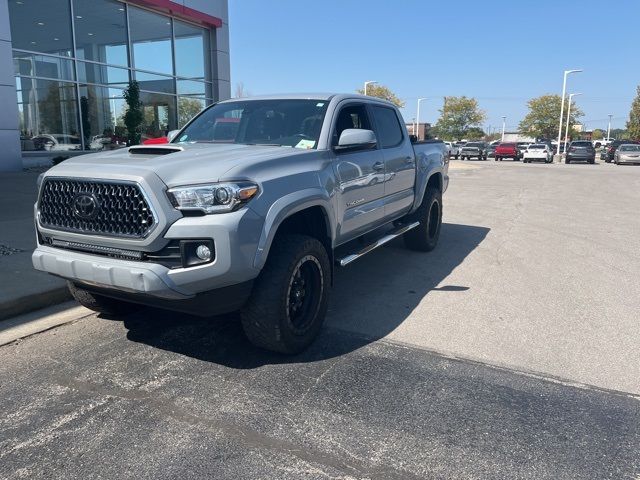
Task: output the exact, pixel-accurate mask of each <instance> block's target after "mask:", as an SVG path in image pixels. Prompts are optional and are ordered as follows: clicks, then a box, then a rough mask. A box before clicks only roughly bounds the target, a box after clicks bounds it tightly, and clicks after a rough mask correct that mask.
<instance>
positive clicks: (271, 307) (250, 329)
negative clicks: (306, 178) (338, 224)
mask: <svg viewBox="0 0 640 480" xmlns="http://www.w3.org/2000/svg"><path fill="white" fill-rule="evenodd" d="M330 279H331V264H330V261H329V256H328V254H327V251H326V249H325V248H324V246H323V245H322V243H320V242H319V241H318V240H317V239H315V238H313V237H309V236H307V235H297V234H295V235H293V234H291V235H282V236H279V237H276V239H275V240H274V243H273V246H272V247H271V252H270V253H269V257H268V259H267V263H266V264H265V266H264V268H263V269H262V272H261V273H260V275H259V276H258V278H257V280H256V282H255V284H254V286H253V291H252V293H251V296H250V297H249V300H248V301H247V304H246V305H245V306H244V307H243V309H242V310H241V312H240V318H241V321H242V328H243V329H244V332H245V334H246V336H247V338H248V339H249V341H250V342H251V343H253V344H254V345H255V346H257V347H260V348H264V349H266V350H271V351H274V352H279V353H285V354H294V353H299V352H301V351H302V350H304V349H305V348H307V347H308V346H309V345H310V344H311V342H313V340H314V339H315V338H316V337H317V336H318V333H319V332H320V329H321V328H322V323H323V322H324V317H325V315H326V313H327V305H328V298H329V291H328V289H329V284H330V281H331V280H330Z"/></svg>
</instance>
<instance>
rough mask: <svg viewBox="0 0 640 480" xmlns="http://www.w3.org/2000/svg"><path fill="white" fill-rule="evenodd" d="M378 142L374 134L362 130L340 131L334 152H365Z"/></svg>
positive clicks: (349, 129) (348, 129)
mask: <svg viewBox="0 0 640 480" xmlns="http://www.w3.org/2000/svg"><path fill="white" fill-rule="evenodd" d="M377 143H378V141H377V140H376V134H375V133H373V131H371V130H364V129H362V128H347V129H345V130H343V131H342V133H341V134H340V138H339V139H338V145H337V146H336V147H335V150H366V149H370V148H374V147H375V146H376V144H377Z"/></svg>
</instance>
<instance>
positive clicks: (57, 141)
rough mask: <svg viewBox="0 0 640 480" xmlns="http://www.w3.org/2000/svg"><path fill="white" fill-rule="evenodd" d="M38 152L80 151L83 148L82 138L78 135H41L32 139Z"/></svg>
mask: <svg viewBox="0 0 640 480" xmlns="http://www.w3.org/2000/svg"><path fill="white" fill-rule="evenodd" d="M31 140H33V142H34V143H35V144H36V146H37V149H38V150H47V151H58V150H80V148H81V147H82V145H81V143H80V137H78V136H76V135H64V134H60V133H41V134H40V135H36V136H35V137H33V138H31Z"/></svg>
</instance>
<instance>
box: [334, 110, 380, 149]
mask: <svg viewBox="0 0 640 480" xmlns="http://www.w3.org/2000/svg"><path fill="white" fill-rule="evenodd" d="M348 128H363V129H365V130H372V128H371V122H370V121H369V116H368V115H367V109H366V108H365V106H364V105H348V106H346V107H344V108H343V109H342V110H340V113H339V114H338V119H337V120H336V129H335V132H334V143H338V139H339V138H340V134H341V133H342V132H343V130H346V129H348Z"/></svg>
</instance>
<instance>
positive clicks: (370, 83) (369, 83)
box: [364, 80, 378, 95]
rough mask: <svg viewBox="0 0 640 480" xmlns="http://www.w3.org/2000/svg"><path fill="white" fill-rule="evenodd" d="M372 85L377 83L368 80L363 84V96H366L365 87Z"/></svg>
mask: <svg viewBox="0 0 640 480" xmlns="http://www.w3.org/2000/svg"><path fill="white" fill-rule="evenodd" d="M374 83H378V82H376V81H375V80H369V81H368V82H364V94H365V95H366V94H367V87H368V86H369V85H373V84H374Z"/></svg>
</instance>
